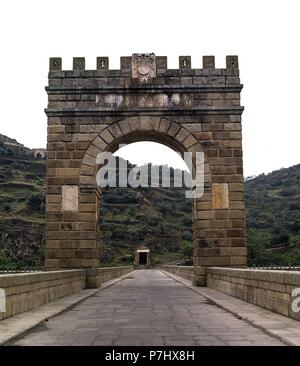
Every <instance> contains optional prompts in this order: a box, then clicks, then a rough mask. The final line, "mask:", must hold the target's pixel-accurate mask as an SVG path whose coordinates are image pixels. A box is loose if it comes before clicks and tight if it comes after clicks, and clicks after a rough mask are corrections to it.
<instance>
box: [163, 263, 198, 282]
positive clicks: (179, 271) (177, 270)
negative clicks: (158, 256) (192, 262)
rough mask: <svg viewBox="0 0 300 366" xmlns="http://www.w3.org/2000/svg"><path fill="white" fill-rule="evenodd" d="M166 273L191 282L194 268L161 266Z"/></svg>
mask: <svg viewBox="0 0 300 366" xmlns="http://www.w3.org/2000/svg"><path fill="white" fill-rule="evenodd" d="M163 269H164V270H165V271H166V272H170V273H173V274H174V275H176V276H179V277H182V278H185V279H186V280H189V281H193V279H194V266H168V265H165V266H163Z"/></svg>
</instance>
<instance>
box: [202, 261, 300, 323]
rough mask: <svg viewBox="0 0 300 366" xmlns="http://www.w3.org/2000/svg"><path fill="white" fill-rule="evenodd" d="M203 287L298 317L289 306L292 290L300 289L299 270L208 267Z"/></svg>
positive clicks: (297, 313) (292, 297)
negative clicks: (205, 284) (205, 283)
mask: <svg viewBox="0 0 300 366" xmlns="http://www.w3.org/2000/svg"><path fill="white" fill-rule="evenodd" d="M207 287H210V288H212V289H215V290H218V291H220V292H224V293H226V294H228V295H230V296H233V297H236V298H239V299H241V300H244V301H247V302H249V303H251V304H255V305H258V306H261V307H263V308H265V309H268V310H271V311H274V312H276V313H278V314H281V315H285V316H287V317H290V318H293V319H296V320H300V312H295V311H293V309H292V303H293V301H294V300H296V297H294V296H292V291H293V290H294V289H296V288H300V271H294V272H292V271H280V270H258V269H237V268H220V267H210V268H208V269H207ZM299 291H300V290H299ZM298 296H299V295H298ZM298 306H299V305H298Z"/></svg>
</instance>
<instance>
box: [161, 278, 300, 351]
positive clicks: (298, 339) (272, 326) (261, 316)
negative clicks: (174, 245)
mask: <svg viewBox="0 0 300 366" xmlns="http://www.w3.org/2000/svg"><path fill="white" fill-rule="evenodd" d="M162 272H163V273H165V274H166V275H168V276H170V277H171V278H173V279H174V280H176V281H177V282H179V283H181V284H183V285H185V286H186V287H188V288H190V289H191V290H193V291H195V292H197V293H198V294H200V295H202V296H204V297H205V298H207V299H208V300H210V301H212V302H213V303H214V304H216V305H218V306H220V307H221V308H223V309H225V310H227V311H229V312H231V313H232V314H234V315H235V316H237V317H238V318H240V319H243V320H245V321H246V322H248V323H250V324H252V325H254V326H255V327H257V328H260V329H262V330H264V331H265V332H266V333H267V334H269V335H271V336H273V337H276V338H277V339H279V340H280V341H281V342H284V343H286V344H287V345H290V346H300V322H299V321H297V320H294V319H290V318H288V317H285V316H283V315H280V314H276V313H273V312H272V311H269V310H267V309H264V308H261V307H259V306H256V305H253V304H250V303H248V302H245V301H243V300H240V299H237V298H235V297H232V296H229V295H227V294H224V293H222V292H219V291H216V290H214V289H210V288H207V287H195V286H193V285H192V284H191V282H190V281H188V280H185V279H183V278H181V277H178V276H176V275H174V274H172V273H169V272H166V271H162Z"/></svg>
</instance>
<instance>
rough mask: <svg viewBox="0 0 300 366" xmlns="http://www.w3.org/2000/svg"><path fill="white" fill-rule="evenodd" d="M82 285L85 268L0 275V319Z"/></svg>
mask: <svg viewBox="0 0 300 366" xmlns="http://www.w3.org/2000/svg"><path fill="white" fill-rule="evenodd" d="M84 287H85V271H84V270H69V271H53V272H34V273H11V274H1V275H0V288H2V289H4V290H5V295H6V312H5V313H1V312H0V320H2V319H5V318H8V317H11V316H13V315H16V314H19V313H22V312H24V311H28V310H31V309H34V308H37V307H39V306H41V305H44V304H47V303H49V302H52V301H54V300H56V299H59V298H60V297H64V296H67V295H71V294H73V293H76V292H79V291H80V290H82V289H83V288H84Z"/></svg>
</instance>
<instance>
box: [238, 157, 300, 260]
mask: <svg viewBox="0 0 300 366" xmlns="http://www.w3.org/2000/svg"><path fill="white" fill-rule="evenodd" d="M245 199H246V218H247V229H248V241H247V242H248V258H249V262H250V263H251V264H261V265H270V264H282V265H289V264H291V265H295V264H298V265H299V264H300V164H298V165H294V166H292V167H290V168H286V169H280V170H276V171H274V172H272V173H270V174H267V175H264V174H262V175H259V176H257V177H255V178H253V179H250V180H248V181H246V183H245Z"/></svg>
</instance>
